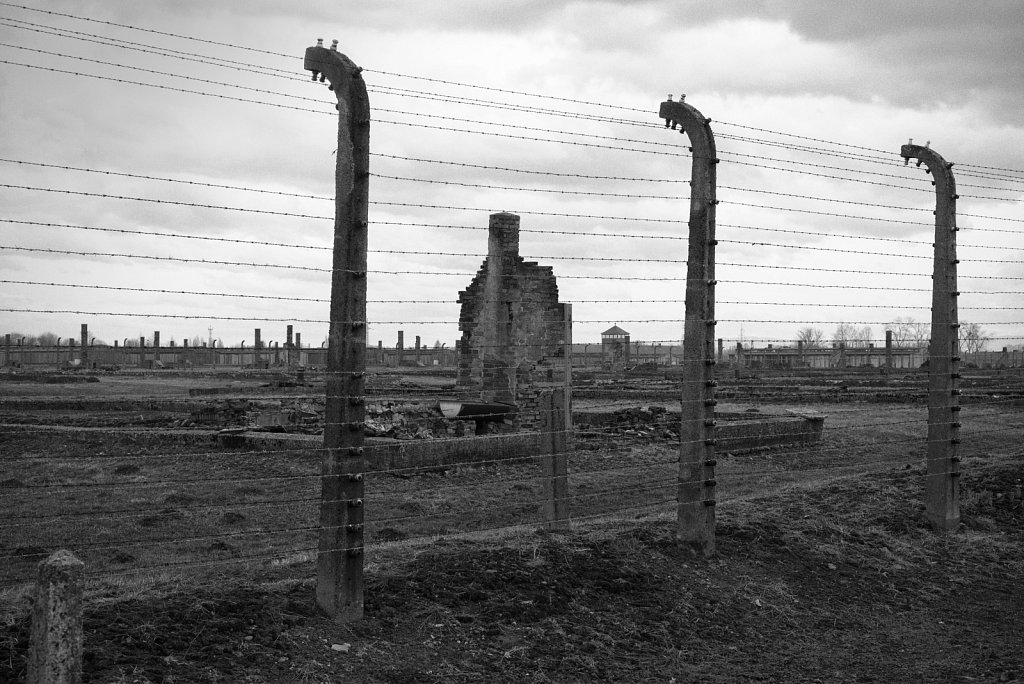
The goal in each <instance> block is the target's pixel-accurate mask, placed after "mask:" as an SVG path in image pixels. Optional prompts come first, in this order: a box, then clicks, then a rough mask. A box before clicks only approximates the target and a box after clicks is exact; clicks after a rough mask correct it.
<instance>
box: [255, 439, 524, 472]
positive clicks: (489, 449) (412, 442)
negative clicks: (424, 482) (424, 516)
mask: <svg viewBox="0 0 1024 684" xmlns="http://www.w3.org/2000/svg"><path fill="white" fill-rule="evenodd" d="M237 437H240V438H241V439H243V440H244V441H245V442H248V443H253V444H264V445H266V444H269V445H275V446H280V447H282V448H285V449H289V448H291V449H303V448H305V449H318V448H320V447H321V446H322V445H323V437H322V436H319V435H296V434H282V433H271V432H245V433H242V434H241V435H238V436H237ZM364 453H365V454H366V462H367V467H368V468H369V469H373V470H403V469H417V468H444V467H447V466H453V465H458V464H465V463H484V462H487V461H504V460H508V459H516V458H530V457H535V456H538V455H539V454H540V435H539V434H538V433H535V432H515V433H511V434H495V435H482V436H479V437H454V438H449V439H423V440H421V439H387V438H382V437H368V438H367V439H366V442H365V449H364Z"/></svg>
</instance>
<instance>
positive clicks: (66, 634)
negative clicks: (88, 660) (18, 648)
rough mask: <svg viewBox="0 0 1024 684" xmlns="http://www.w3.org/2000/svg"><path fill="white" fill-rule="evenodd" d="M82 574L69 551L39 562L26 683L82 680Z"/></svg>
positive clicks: (81, 567) (62, 683) (69, 683)
mask: <svg viewBox="0 0 1024 684" xmlns="http://www.w3.org/2000/svg"><path fill="white" fill-rule="evenodd" d="M84 578H85V564H84V563H82V561H80V560H78V558H77V557H75V554H73V553H71V552H70V551H65V550H60V551H56V552H54V553H53V554H52V555H51V556H50V557H49V558H47V559H46V560H44V561H43V562H41V563H40V564H39V578H38V583H37V586H36V596H35V603H34V605H33V606H32V642H31V645H30V646H29V655H28V679H27V680H26V681H27V682H28V684H72V683H75V682H81V681H82V590H83V587H84Z"/></svg>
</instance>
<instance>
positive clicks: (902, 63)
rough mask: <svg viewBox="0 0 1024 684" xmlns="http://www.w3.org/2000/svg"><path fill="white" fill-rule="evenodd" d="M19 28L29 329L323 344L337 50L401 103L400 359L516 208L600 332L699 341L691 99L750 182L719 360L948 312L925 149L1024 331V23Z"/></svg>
mask: <svg viewBox="0 0 1024 684" xmlns="http://www.w3.org/2000/svg"><path fill="white" fill-rule="evenodd" d="M20 4H21V3H15V4H13V5H12V4H9V3H6V2H3V3H0V43H2V45H0V59H2V60H4V62H3V63H2V64H0V89H2V90H0V92H2V97H0V141H2V150H0V157H2V161H0V183H2V184H3V187H0V197H2V200H0V206H2V209H0V219H2V221H0V279H3V280H4V282H3V283H0V332H8V331H10V332H19V333H23V334H38V333H41V332H44V331H52V332H54V333H55V334H57V335H60V336H62V337H65V338H67V337H71V336H74V337H77V335H78V331H79V327H80V324H82V323H88V324H89V327H90V331H91V334H92V335H94V336H96V337H98V338H101V339H103V340H105V341H107V342H113V341H114V340H115V339H116V340H123V339H124V338H135V339H137V338H138V337H139V336H140V335H142V336H146V337H150V336H151V335H152V332H153V331H154V330H160V331H161V335H162V340H163V341H164V342H165V343H166V342H169V341H170V340H171V339H174V340H176V341H178V342H180V341H181V340H182V339H185V338H188V339H191V338H193V337H195V336H199V337H202V338H205V337H206V336H207V335H208V334H210V333H209V329H210V328H212V329H213V331H212V335H213V337H214V338H219V339H222V340H223V342H224V344H225V345H228V346H235V345H237V344H239V343H241V342H243V341H244V342H245V343H246V344H247V345H251V344H252V339H253V329H254V328H261V329H262V331H263V333H262V335H263V339H264V340H265V341H273V340H277V341H283V339H284V329H285V326H286V325H287V324H288V323H289V322H294V325H295V329H296V330H297V331H300V332H302V334H303V340H304V342H306V343H309V344H313V345H316V346H319V344H320V342H321V341H322V340H323V339H324V337H325V334H326V330H327V325H326V322H325V321H326V319H327V311H328V309H327V304H326V300H327V298H328V297H329V294H330V293H329V282H330V279H329V272H328V271H329V268H330V263H331V260H330V252H329V249H328V247H329V245H330V244H331V237H332V231H333V222H332V216H333V204H332V202H331V201H330V199H331V198H332V196H333V187H334V158H333V150H334V147H335V137H336V126H337V117H336V115H335V112H334V96H333V94H332V93H330V92H329V91H328V90H327V89H326V88H324V87H323V86H322V85H319V84H313V83H311V82H310V81H309V78H308V75H307V74H305V73H304V72H303V71H302V60H301V58H302V55H303V52H304V50H305V48H306V47H308V46H310V45H312V44H314V43H315V41H316V39H317V38H324V39H325V43H326V44H329V43H330V41H331V39H338V40H339V43H340V45H339V49H340V50H341V51H342V52H344V53H346V54H347V55H348V56H349V57H350V58H351V59H352V60H353V61H355V62H356V63H357V64H359V65H360V66H362V67H363V68H364V69H365V72H364V73H365V79H366V82H367V84H368V86H369V87H370V101H371V108H372V111H373V120H374V123H373V125H372V128H371V152H372V156H371V160H370V164H371V172H372V174H373V176H374V177H373V178H372V179H371V190H370V199H371V206H370V221H371V232H370V250H371V253H370V256H369V263H370V269H371V272H372V273H371V276H370V279H369V287H370V293H369V299H370V300H371V303H370V305H369V312H368V318H369V319H370V321H371V328H370V331H369V337H368V339H369V341H370V343H371V344H374V343H376V341H377V340H383V341H384V344H385V345H386V346H393V345H394V343H395V341H396V334H397V331H398V330H404V331H405V338H406V340H407V342H410V343H411V341H412V339H413V338H414V337H415V336H416V335H419V336H421V338H422V340H423V342H424V344H433V343H434V341H435V340H438V341H441V342H445V343H447V344H448V345H449V346H451V344H452V343H453V342H454V340H455V339H456V337H457V336H458V332H457V319H458V307H457V305H456V304H455V302H456V300H457V298H458V292H459V290H460V289H463V288H464V287H465V286H466V285H468V283H469V281H470V279H471V277H472V275H473V274H474V273H475V272H476V270H477V269H478V268H479V267H480V263H481V261H482V258H483V255H484V252H485V251H486V245H487V239H486V230H485V229H486V226H487V221H488V214H489V213H491V212H493V211H501V210H506V211H512V212H515V213H518V214H520V215H521V217H522V229H523V233H522V239H521V253H522V254H523V256H526V257H528V258H531V259H533V260H535V261H539V262H541V263H542V264H545V265H551V266H553V268H554V271H555V275H556V277H558V278H559V288H560V293H561V298H562V300H563V301H569V302H573V303H574V318H575V320H576V325H575V331H574V337H575V339H576V341H577V342H588V341H597V340H598V339H599V334H600V332H601V331H602V330H604V329H606V328H609V327H611V326H612V325H613V324H616V323H617V324H618V325H619V326H620V327H622V328H625V329H626V330H627V331H629V332H630V333H631V334H632V336H633V339H634V340H649V341H652V342H661V343H663V344H667V343H670V342H673V341H678V340H679V338H680V336H681V334H682V333H681V331H682V325H681V320H682V318H683V307H682V304H681V303H680V302H681V300H682V298H683V286H684V284H685V282H684V278H685V263H684V262H685V259H686V240H685V237H686V225H685V223H686V218H687V212H688V199H687V198H688V191H689V188H688V185H687V183H686V181H687V180H688V178H689V173H690V162H691V160H690V158H689V156H688V154H687V149H686V147H687V140H686V138H685V136H681V135H680V134H679V133H676V132H671V131H667V130H665V129H664V128H663V127H662V125H661V122H660V121H659V120H658V119H657V111H658V105H659V103H660V102H661V101H662V100H664V99H665V96H666V94H669V93H672V94H673V95H675V96H676V97H678V95H679V94H680V93H681V92H685V93H686V96H687V100H686V101H687V102H688V103H690V104H692V105H693V106H694V107H696V108H698V109H699V110H700V111H701V112H702V113H703V114H704V115H705V116H707V117H710V118H711V119H712V120H713V123H712V126H713V129H714V133H715V135H716V138H717V143H718V149H719V152H720V157H721V159H722V163H721V164H720V165H719V167H718V182H719V190H718V197H719V198H720V199H721V201H722V204H721V205H720V206H719V208H718V231H717V234H718V238H719V240H720V245H719V249H718V260H719V265H718V267H717V277H718V279H719V282H720V286H719V287H718V292H717V296H718V304H717V308H716V318H718V320H719V321H720V322H719V325H718V329H717V336H719V337H723V338H725V339H726V340H728V341H729V342H728V343H729V344H732V343H734V342H735V341H736V340H737V339H740V338H741V337H742V338H743V339H744V340H745V341H754V343H755V344H760V343H762V342H763V343H768V342H769V341H771V342H772V343H779V344H782V343H787V342H790V341H792V340H793V339H795V335H796V332H797V330H798V329H799V328H801V327H806V326H808V325H809V326H813V327H816V328H819V329H821V330H823V332H824V333H825V337H826V339H828V338H829V337H830V336H831V335H832V332H833V330H834V329H835V328H836V326H837V325H838V324H840V323H855V324H858V325H869V326H870V327H871V328H872V330H873V338H874V339H876V340H879V341H880V340H883V339H884V335H885V333H884V330H885V327H886V326H885V324H886V323H887V322H891V321H893V320H895V319H896V318H898V317H912V318H915V319H917V320H920V321H927V320H928V319H929V316H930V314H929V309H928V307H929V305H930V300H931V296H930V292H929V291H930V288H931V277H930V273H931V268H932V264H931V253H932V250H931V243H932V242H933V239H934V228H933V220H934V219H933V216H932V213H931V211H932V209H933V208H934V201H935V198H934V193H933V189H932V187H931V185H930V183H929V180H930V179H929V177H928V176H927V175H926V174H925V173H924V170H923V169H920V168H916V167H915V166H914V164H911V165H910V166H909V167H904V166H903V162H902V159H900V157H899V149H900V145H901V144H903V143H905V142H906V141H907V139H908V138H913V139H914V141H915V142H917V143H919V144H920V143H924V142H926V141H928V142H930V145H931V147H932V148H933V149H934V150H936V151H937V152H938V153H939V154H941V155H942V156H943V157H944V158H945V159H947V160H948V161H951V162H955V163H956V165H955V167H954V172H955V174H956V181H957V187H958V191H959V193H960V195H961V199H960V200H959V202H958V210H959V219H958V223H959V225H960V227H961V228H962V230H961V232H960V233H959V236H958V241H959V243H960V247H959V256H960V259H961V264H960V267H959V275H960V282H959V285H960V289H961V290H962V291H963V292H964V294H963V296H962V297H961V299H960V306H961V311H960V318H961V320H962V321H968V322H979V323H982V326H983V328H984V329H985V331H986V333H987V334H988V336H990V337H992V338H993V341H992V342H990V344H989V348H990V349H998V348H1001V347H1002V346H1007V345H1010V346H1013V345H1014V344H1019V343H1020V341H1021V338H1024V322H1022V321H1024V312H1022V311H1020V310H1019V307H1021V306H1022V304H1021V303H1022V302H1024V266H1022V261H1024V211H1022V201H1024V124H1022V122H1021V117H1020V113H1021V112H1022V111H1024V48H1022V47H1021V45H1022V42H1021V27H1022V26H1024V4H1022V3H1019V2H979V1H975V2H970V3H965V2H946V1H939V2H923V1H922V2H909V1H903V2H891V1H878V2H869V1H864V2H833V1H822V0H813V1H811V0H792V1H790V2H785V1H778V2H766V1H765V2H738V1H737V2H729V1H720V2H681V1H679V0H650V1H646V2H645V1H642V0H640V1H631V2H559V1H557V0H521V1H518V2H517V1H504V2H500V3H498V2H482V1H479V0H474V1H470V0H465V1H459V0H449V1H447V2H444V3H425V2H411V1H410V2H404V1H398V2H346V1H341V2H339V1H337V0H333V1H330V2H328V1H323V2H317V1H315V0H311V1H309V2H305V3H285V2H281V1H274V2H272V1H269V0H266V1H259V0H246V1H244V2H242V1H237V2H223V1H222V2H216V3H213V2H198V1H192V0H173V1H167V2H160V1H148V2H134V1H132V2H129V1H113V0H108V1H104V2H82V1H70V0H68V1H64V0H50V1H49V2H45V3H42V2H39V3H32V4H31V5H30V4H29V3H23V4H25V5H26V6H30V7H37V8H40V9H41V8H45V9H46V10H48V11H49V12H40V11H36V10H32V9H27V8H24V7H21V6H19V5H20ZM65 15H71V16H65ZM131 27H134V28H131ZM138 29H145V30H138ZM166 34H174V35H166ZM187 37H191V38H196V39H200V40H189V39H188V38H187ZM211 41H212V42H211ZM215 43H221V44H223V45H220V44H215ZM97 76H99V77H102V78H96V77H97ZM18 162H22V163H18ZM60 167H75V168H76V169H84V170H72V169H69V168H60ZM98 172H105V173H98ZM145 177H149V178H145ZM10 186H27V187H28V188H32V189H25V188H22V187H17V188H15V187H10ZM225 186H232V187H231V188H229V187H225ZM481 186H489V187H481ZM55 191H56V192H55ZM73 193H86V194H73ZM99 195H108V197H102V196H99ZM113 195H116V196H118V197H110V196H113ZM122 198H128V199H122ZM198 205H211V206H212V207H229V209H225V208H211V206H198ZM72 226H74V227H72ZM157 233H163V234H174V235H173V236H168V235H163V236H158V235H154V234H157ZM266 243H274V244H273V245H271V244H266ZM45 250H52V251H45ZM213 262H217V263H213ZM224 262H228V263H224ZM239 264H241V265H239ZM245 264H249V265H245ZM867 272H873V273H867ZM14 281H18V282H14ZM72 286H74V287H72ZM26 310H31V311H26ZM58 311H60V312H63V311H74V312H86V313H45V312H58Z"/></svg>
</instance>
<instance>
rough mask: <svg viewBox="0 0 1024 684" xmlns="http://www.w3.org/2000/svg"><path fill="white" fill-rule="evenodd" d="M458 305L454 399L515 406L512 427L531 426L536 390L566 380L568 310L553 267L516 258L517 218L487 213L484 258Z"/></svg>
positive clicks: (517, 240)
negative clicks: (560, 297) (560, 296)
mask: <svg viewBox="0 0 1024 684" xmlns="http://www.w3.org/2000/svg"><path fill="white" fill-rule="evenodd" d="M459 303H460V304H461V305H462V309H461V313H460V316H459V330H461V331H462V339H461V341H460V344H459V370H458V375H457V379H456V388H457V390H458V391H459V393H460V395H461V396H463V398H475V399H481V400H483V401H499V402H508V403H513V404H516V405H517V406H518V407H519V418H518V419H517V423H518V424H519V425H522V426H529V425H532V424H535V423H536V421H537V415H536V398H537V395H538V393H539V391H540V390H541V389H542V388H543V386H544V385H548V386H551V385H554V384H557V383H558V382H563V383H564V381H565V375H564V368H565V364H564V363H563V361H562V360H563V359H564V354H565V353H566V337H567V335H566V325H565V318H566V316H567V311H566V308H567V307H566V305H563V304H559V302H558V283H557V281H556V279H555V275H554V272H553V271H552V268H551V267H550V266H540V265H538V264H537V263H536V262H533V261H525V260H524V259H523V258H522V257H521V256H519V217H518V216H516V215H515V214H509V213H504V212H502V213H498V214H492V215H491V217H490V225H489V234H488V240H487V258H486V259H485V260H484V263H483V264H482V265H481V267H480V270H479V271H478V272H477V274H476V276H475V277H474V278H473V280H472V282H471V283H470V284H469V287H467V288H466V289H465V290H463V291H462V292H460V293H459Z"/></svg>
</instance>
